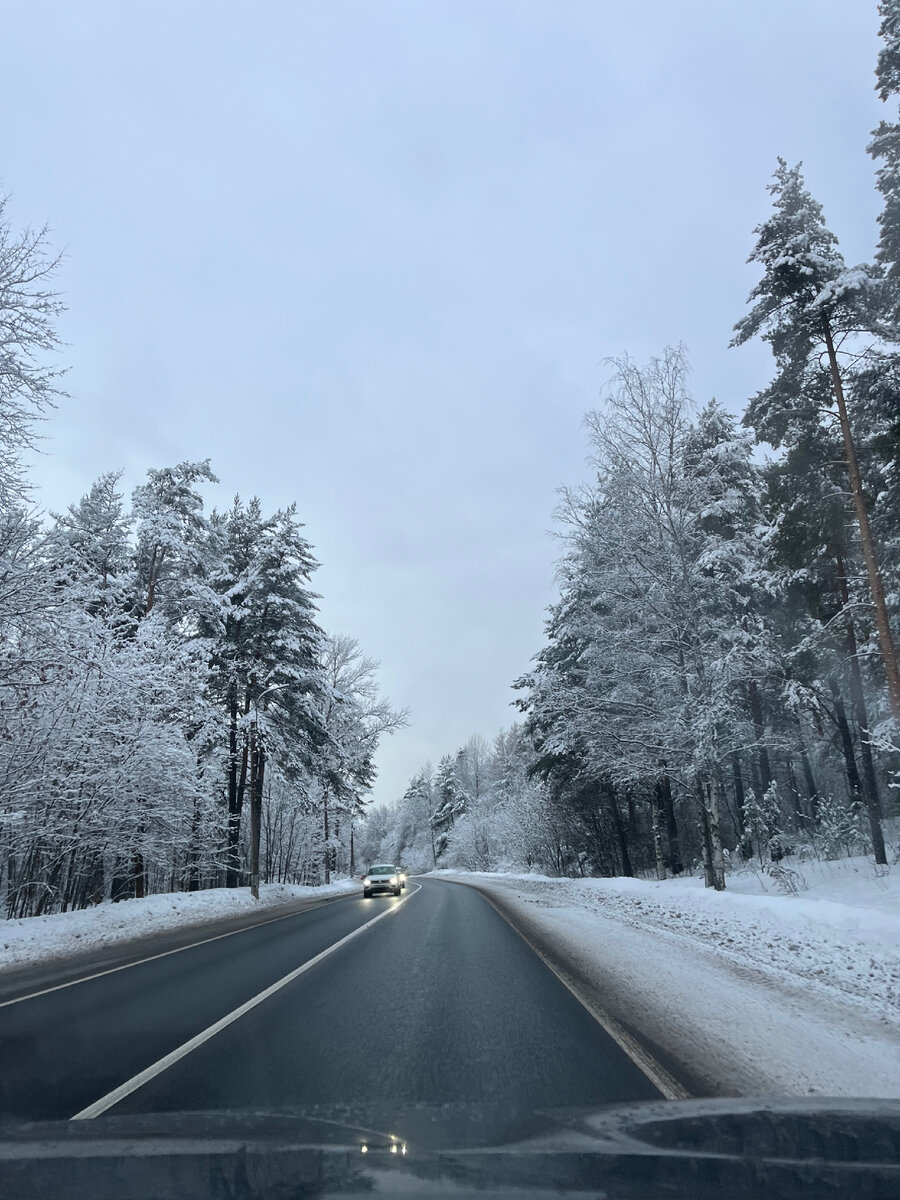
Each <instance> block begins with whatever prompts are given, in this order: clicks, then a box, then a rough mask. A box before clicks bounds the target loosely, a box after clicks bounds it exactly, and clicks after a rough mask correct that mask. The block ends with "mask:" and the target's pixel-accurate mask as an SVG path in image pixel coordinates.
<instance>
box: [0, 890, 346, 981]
mask: <svg viewBox="0 0 900 1200" xmlns="http://www.w3.org/2000/svg"><path fill="white" fill-rule="evenodd" d="M358 890H359V885H358V884H356V883H354V882H353V881H352V880H347V879H344V880H339V881H338V882H336V883H332V884H328V885H327V886H322V887H301V886H299V885H294V884H282V883H270V884H263V886H262V887H261V888H260V889H259V893H260V895H259V900H254V899H253V897H252V896H251V895H250V890H249V888H211V889H209V890H208V891H203V892H170V893H166V894H164V895H159V896H147V897H146V899H144V900H121V901H119V903H117V904H112V903H109V902H107V903H105V904H98V905H97V906H96V907H95V908H86V909H83V910H81V911H78V912H68V913H53V914H52V915H50V916H46V917H24V918H22V919H21V920H17V921H0V969H2V968H3V967H9V966H14V965H15V966H24V965H25V964H27V963H38V962H46V961H47V960H48V959H54V958H68V957H70V956H71V955H73V954H79V953H81V952H82V951H87V950H96V949H99V948H100V947H104V946H113V945H116V944H117V943H121V942H130V941H134V940H135V939H137V938H141V937H145V936H147V935H148V934H154V933H162V932H163V931H165V930H172V929H180V928H183V927H189V926H192V925H203V924H206V923H207V922H209V921H217V920H220V919H222V918H227V917H239V916H242V915H243V914H245V913H246V914H247V915H250V914H253V913H259V914H260V915H261V916H264V915H265V914H266V913H270V914H273V915H274V913H275V911H276V910H277V909H279V908H282V907H284V906H286V905H289V904H297V903H298V902H299V901H302V900H315V899H316V898H317V897H324V896H334V895H340V894H341V893H343V892H356V891H358Z"/></svg>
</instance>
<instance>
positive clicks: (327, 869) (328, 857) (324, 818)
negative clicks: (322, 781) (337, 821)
mask: <svg viewBox="0 0 900 1200" xmlns="http://www.w3.org/2000/svg"><path fill="white" fill-rule="evenodd" d="M322 821H323V834H324V837H325V882H326V883H331V851H330V848H329V845H328V837H329V833H328V788H325V789H324V792H323V797H322Z"/></svg>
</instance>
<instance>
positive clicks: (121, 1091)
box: [69, 885, 421, 1121]
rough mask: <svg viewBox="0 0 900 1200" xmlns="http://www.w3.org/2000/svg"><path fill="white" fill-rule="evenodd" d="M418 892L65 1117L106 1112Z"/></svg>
mask: <svg viewBox="0 0 900 1200" xmlns="http://www.w3.org/2000/svg"><path fill="white" fill-rule="evenodd" d="M419 891H421V885H419V887H417V888H416V891H415V892H407V894H406V895H405V896H403V897H402V898H401V899H400V901H399V902H398V903H397V904H392V905H391V907H390V908H386V909H384V911H383V912H380V913H379V914H378V916H377V917H372V918H371V920H369V921H366V923H365V924H364V925H360V926H359V927H358V928H356V929H354V930H352V931H351V932H350V933H348V934H347V935H346V937H342V938H341V939H340V940H339V941H337V942H334V943H333V944H332V945H331V946H328V947H327V948H326V949H325V950H322V951H321V952H320V953H319V954H317V955H315V957H314V958H310V959H308V960H307V961H306V962H305V963H302V964H301V966H299V967H297V968H295V969H294V970H293V971H290V972H289V973H288V974H287V975H285V976H284V977H283V978H281V979H279V980H278V981H277V982H275V983H273V984H271V985H270V986H269V987H267V988H265V989H264V990H263V991H261V992H259V993H258V994H257V995H256V996H253V997H252V998H251V999H250V1000H248V1001H247V1002H246V1003H245V1004H241V1005H240V1007H238V1008H236V1009H234V1010H233V1011H232V1012H230V1013H228V1014H227V1015H226V1016H224V1017H222V1018H221V1020H219V1021H216V1022H215V1024H213V1025H210V1026H209V1027H208V1028H207V1029H204V1030H203V1031H202V1033H198V1034H197V1035H196V1036H195V1037H192V1038H190V1039H189V1040H188V1041H186V1042H183V1043H182V1044H181V1045H180V1046H178V1047H177V1048H176V1049H175V1050H173V1051H172V1052H171V1053H170V1054H166V1055H165V1056H164V1057H163V1058H160V1059H158V1060H157V1061H156V1062H155V1063H152V1064H151V1065H150V1066H149V1067H147V1068H145V1070H143V1071H140V1072H139V1073H138V1074H137V1075H135V1076H133V1077H132V1078H131V1079H128V1080H126V1081H125V1083H123V1084H120V1086H119V1087H117V1088H113V1090H112V1091H111V1092H107V1093H106V1095H105V1096H101V1097H100V1099H99V1100H95V1101H94V1103H93V1104H89V1105H88V1106H87V1108H83V1109H82V1110H81V1112H77V1113H75V1115H74V1116H73V1117H70V1118H69V1119H70V1120H71V1121H87V1120H90V1119H91V1118H92V1117H99V1116H100V1114H101V1113H104V1112H106V1111H107V1109H110V1108H112V1107H113V1106H114V1105H115V1104H118V1103H119V1101H120V1100H124V1099H125V1097H126V1096H130V1095H131V1094H132V1092H136V1091H137V1090H138V1088H141V1087H143V1086H144V1084H145V1083H149V1082H150V1080H151V1079H154V1078H155V1077H156V1076H157V1075H161V1074H162V1072H163V1071H165V1070H167V1069H168V1068H169V1067H171V1066H174V1064H175V1063H177V1062H178V1061H179V1060H180V1059H182V1058H185V1057H186V1056H187V1055H188V1054H190V1053H191V1051H192V1050H196V1049H197V1048H198V1046H202V1045H203V1043H204V1042H208V1041H209V1040H210V1038H213V1037H215V1036H216V1034H217V1033H221V1031H222V1030H223V1029H227V1027H228V1026H229V1025H231V1024H233V1023H234V1022H235V1021H237V1020H239V1019H240V1018H241V1017H243V1016H244V1015H245V1014H246V1013H248V1012H250V1010H251V1009H254V1008H256V1006H257V1005H258V1004H262V1002H263V1001H264V1000H268V998H269V997H270V996H274V995H275V993H276V992H279V991H281V989H282V988H284V987H287V985H288V984H289V983H293V982H294V980H295V979H299V977H300V976H301V975H303V974H305V973H306V972H307V971H309V970H311V969H312V968H313V967H315V966H316V965H317V964H318V963H320V962H321V961H322V959H323V958H327V957H328V956H329V954H333V953H334V952H335V950H339V949H340V948H341V946H346V944H347V943H348V942H349V941H352V939H353V938H355V937H358V936H359V934H361V933H365V931H366V930H367V929H371V928H372V926H373V925H375V924H376V923H377V922H378V921H381V920H383V918H384V917H389V916H390V915H391V914H392V913H395V912H399V910H400V907H401V905H403V904H404V903H405V902H406V901H407V900H408V899H409V898H410V896H415V895H416V892H419Z"/></svg>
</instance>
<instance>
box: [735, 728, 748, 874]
mask: <svg viewBox="0 0 900 1200" xmlns="http://www.w3.org/2000/svg"><path fill="white" fill-rule="evenodd" d="M731 778H732V782H733V783H734V803H735V806H736V807H737V814H738V829H739V832H740V835H741V836H740V841H739V842H738V850H739V853H740V856H741V858H742V859H744V861H745V862H746V861H747V860H748V859H750V858H752V857H753V848H752V846H749V845H748V844H747V842H745V840H744V801H745V800H746V798H747V797H746V795H745V793H744V777H743V775H742V774H741V758H740V755H739V754H738V752H737V750H733V751H732V752H731Z"/></svg>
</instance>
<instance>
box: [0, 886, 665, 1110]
mask: <svg viewBox="0 0 900 1200" xmlns="http://www.w3.org/2000/svg"><path fill="white" fill-rule="evenodd" d="M373 918H378V919H375V920H373ZM202 937H203V935H202V934H197V933H195V934H194V938H195V940H196V941H197V942H199V944H194V945H188V946H186V947H184V948H181V949H179V950H178V951H177V952H170V953H164V954H162V955H160V956H158V957H155V958H153V959H150V960H149V961H144V962H136V963H134V965H128V966H126V967H124V968H123V969H117V970H113V971H111V972H108V973H105V974H100V975H97V976H95V977H94V978H90V979H84V980H80V981H75V982H65V983H64V985H63V986H61V987H56V988H55V989H54V990H50V991H44V992H43V993H42V994H38V995H29V990H30V991H34V990H35V989H34V987H32V988H31V989H29V988H28V987H27V986H23V987H22V991H21V993H20V994H19V995H18V996H15V995H14V996H10V995H9V994H0V1063H2V1069H0V1116H5V1117H12V1118H18V1119H51V1118H57V1119H61V1118H69V1117H74V1116H76V1115H82V1116H83V1117H91V1116H96V1115H99V1114H100V1113H102V1112H109V1113H111V1114H119V1113H136V1112H173V1111H184V1110H197V1109H206V1110H210V1109H231V1110H235V1109H257V1110H258V1109H260V1108H272V1107H277V1108H284V1107H292V1106H301V1105H310V1104H320V1103H321V1104H342V1103H349V1104H354V1103H359V1102H361V1101H373V1100H375V1099H381V1100H382V1101H384V1100H388V1101H390V1100H391V1099H392V1098H396V1099H397V1101H398V1103H403V1104H406V1105H410V1104H416V1103H419V1102H433V1103H434V1102H436V1103H453V1102H457V1101H464V1102H469V1103H472V1102H475V1103H478V1104H484V1105H486V1106H487V1105H489V1106H492V1107H494V1106H498V1107H506V1108H514V1109H518V1110H522V1109H523V1108H525V1109H528V1108H545V1107H557V1106H563V1105H595V1104H606V1103H621V1102H625V1101H630V1100H644V1099H655V1098H658V1096H659V1092H658V1091H657V1089H656V1088H655V1087H654V1085H653V1084H652V1083H651V1082H650V1080H649V1079H648V1078H647V1077H646V1076H645V1075H644V1074H643V1073H642V1072H641V1071H640V1070H639V1069H638V1067H637V1066H635V1064H634V1063H633V1062H632V1061H631V1060H630V1059H629V1058H628V1057H627V1056H626V1055H625V1053H624V1052H623V1051H622V1050H621V1049H620V1048H619V1046H618V1045H617V1044H616V1043H615V1042H614V1041H612V1039H611V1038H610V1037H609V1036H608V1035H607V1034H606V1033H605V1032H604V1031H603V1029H602V1028H601V1027H600V1026H599V1025H598V1024H597V1023H596V1021H595V1020H594V1019H593V1017H591V1015H590V1014H589V1013H588V1012H587V1010H586V1009H585V1008H583V1007H582V1006H581V1004H580V1003H579V1002H578V1000H576V999H575V997H574V996H573V995H572V994H571V993H570V992H569V990H568V989H567V988H566V987H565V985H564V984H563V983H562V982H560V980H559V979H557V977H556V976H555V975H554V974H553V973H552V972H551V971H550V970H549V968H548V967H547V966H545V965H544V963H543V962H542V961H541V959H539V958H538V957H537V955H536V954H535V953H534V952H533V951H532V950H531V949H530V948H529V947H528V945H526V943H525V942H524V941H522V939H521V938H520V937H519V936H518V935H517V934H516V933H515V932H514V931H513V930H512V929H511V928H510V926H509V925H508V924H507V923H506V921H505V920H504V919H503V918H502V917H501V916H500V915H499V914H498V913H497V912H496V911H495V910H494V909H493V908H492V907H491V905H490V904H489V903H488V902H487V901H486V900H485V899H484V898H483V897H482V896H481V895H480V894H479V893H477V892H475V891H473V890H472V889H470V888H468V887H464V886H462V885H458V884H454V883H451V882H446V881H443V880H436V879H425V880H421V881H412V880H411V881H410V884H409V887H408V889H407V891H406V893H404V896H403V898H402V899H399V900H398V899H394V898H391V897H378V898H373V899H370V900H364V899H363V898H362V897H361V896H358V897H357V896H350V897H345V898H341V899H338V900H332V901H328V902H327V903H323V904H320V905H317V906H315V907H312V908H309V909H307V910H305V911H302V912H298V913H296V914H293V915H291V916H287V917H283V918H281V919H279V920H271V921H268V922H267V923H265V924H261V925H257V926H255V927H253V928H249V929H245V930H242V931H240V932H237V933H233V934H230V935H229V936H225V937H218V938H215V939H213V940H207V941H205V942H201V941H199V939H200V938H202ZM338 943H340V944H338ZM332 948H333V949H332ZM135 957H138V956H137V955H135ZM312 960H316V961H312ZM95 969H96V968H95ZM68 978H69V977H67V979H68ZM60 979H62V976H60ZM52 985H53V981H47V980H46V979H44V980H42V982H41V985H40V986H41V988H47V987H52ZM276 985H280V986H276ZM262 993H266V994H265V995H261V994H262Z"/></svg>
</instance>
